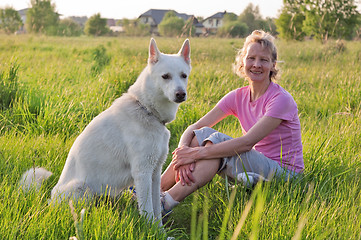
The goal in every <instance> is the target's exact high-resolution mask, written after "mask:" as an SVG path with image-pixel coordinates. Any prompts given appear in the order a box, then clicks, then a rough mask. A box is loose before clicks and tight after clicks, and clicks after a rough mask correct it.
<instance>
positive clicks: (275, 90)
mask: <svg viewBox="0 0 361 240" xmlns="http://www.w3.org/2000/svg"><path fill="white" fill-rule="evenodd" d="M270 90H271V91H269V95H271V96H272V97H280V98H284V99H292V100H293V97H292V95H291V94H290V93H289V92H287V91H286V90H285V89H284V88H283V87H282V86H280V85H279V84H277V83H274V82H271V89H270Z"/></svg>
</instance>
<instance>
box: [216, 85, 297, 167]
mask: <svg viewBox="0 0 361 240" xmlns="http://www.w3.org/2000/svg"><path fill="white" fill-rule="evenodd" d="M217 106H218V107H219V108H220V109H221V110H222V111H223V112H224V113H225V114H227V115H234V116H236V117H237V118H238V119H239V121H240V123H241V126H242V133H243V135H245V134H246V133H247V132H248V130H249V129H250V128H251V127H253V125H255V124H256V122H258V121H259V120H260V119H261V118H262V117H263V116H269V117H274V118H279V119H282V120H283V121H282V123H281V124H280V125H279V126H278V127H277V128H276V129H274V130H273V131H272V132H271V133H270V134H269V135H268V136H266V137H265V138H263V139H262V140H261V141H259V142H258V143H257V144H256V145H255V149H256V150H257V151H259V152H261V153H262V154H263V155H265V156H266V157H268V158H270V159H272V160H274V161H277V162H278V163H279V164H280V165H281V166H283V167H286V168H287V169H290V170H293V171H296V172H301V171H302V170H303V169H304V164H303V154H302V142H301V125H300V120H299V118H298V110H297V104H296V102H295V101H294V100H293V98H292V96H291V95H290V94H289V93H288V92H287V91H286V90H284V89H283V88H282V87H281V86H279V85H278V84H276V83H273V82H271V83H270V85H269V87H268V89H267V91H266V92H265V93H264V94H263V95H262V96H261V97H260V98H258V99H257V100H256V101H254V102H251V91H250V87H249V86H246V87H242V88H238V89H236V90H233V91H231V92H230V93H228V94H227V95H226V96H224V97H223V98H222V99H221V100H220V101H219V102H218V104H217ZM281 153H282V156H281Z"/></svg>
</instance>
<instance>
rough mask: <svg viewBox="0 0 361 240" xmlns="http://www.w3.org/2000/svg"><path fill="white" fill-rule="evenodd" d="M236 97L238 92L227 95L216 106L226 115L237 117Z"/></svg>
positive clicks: (234, 91)
mask: <svg viewBox="0 0 361 240" xmlns="http://www.w3.org/2000/svg"><path fill="white" fill-rule="evenodd" d="M235 97H236V90H233V91H231V92H229V93H228V94H226V95H225V96H224V97H223V98H222V99H221V100H220V101H219V102H218V103H217V105H216V106H217V107H219V108H220V109H221V110H222V111H223V112H224V113H225V114H227V115H234V116H236V109H235V108H236V107H235Z"/></svg>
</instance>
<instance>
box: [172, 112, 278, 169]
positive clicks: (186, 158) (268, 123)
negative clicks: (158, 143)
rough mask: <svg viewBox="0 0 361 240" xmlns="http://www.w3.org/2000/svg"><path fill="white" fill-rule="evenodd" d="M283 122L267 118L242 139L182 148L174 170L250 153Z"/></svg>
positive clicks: (178, 152) (174, 154) (179, 150)
mask: <svg viewBox="0 0 361 240" xmlns="http://www.w3.org/2000/svg"><path fill="white" fill-rule="evenodd" d="M281 122H282V119H278V118H273V117H267V116H265V117H263V118H261V119H260V120H259V121H258V122H257V123H256V124H255V125H254V126H253V127H252V128H251V129H250V130H249V131H248V132H247V134H246V135H244V136H242V137H239V138H235V139H232V140H229V141H225V142H221V143H219V144H213V145H210V146H207V147H195V148H189V147H187V146H181V147H180V148H177V149H176V150H175V151H174V152H173V159H172V162H173V165H174V169H178V168H179V167H180V166H182V165H184V164H189V163H192V162H196V161H197V160H200V159H202V160H206V159H215V158H222V157H228V156H233V155H235V154H240V153H242V152H246V151H249V150H251V149H252V148H253V146H254V145H255V144H256V143H257V142H259V141H260V140H262V139H263V138H264V137H266V136H267V135H268V134H269V133H271V132H272V131H273V130H274V129H275V128H276V127H277V126H278V125H280V124H281Z"/></svg>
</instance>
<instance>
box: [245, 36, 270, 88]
mask: <svg viewBox="0 0 361 240" xmlns="http://www.w3.org/2000/svg"><path fill="white" fill-rule="evenodd" d="M243 66H244V72H245V74H246V76H247V78H248V79H249V80H251V81H255V82H261V81H270V72H271V70H272V69H273V68H274V67H275V63H273V62H272V56H271V52H270V50H268V49H267V48H264V47H262V45H261V44H260V43H257V42H255V43H251V44H250V45H248V48H247V53H246V55H245V56H244V59H243Z"/></svg>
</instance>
